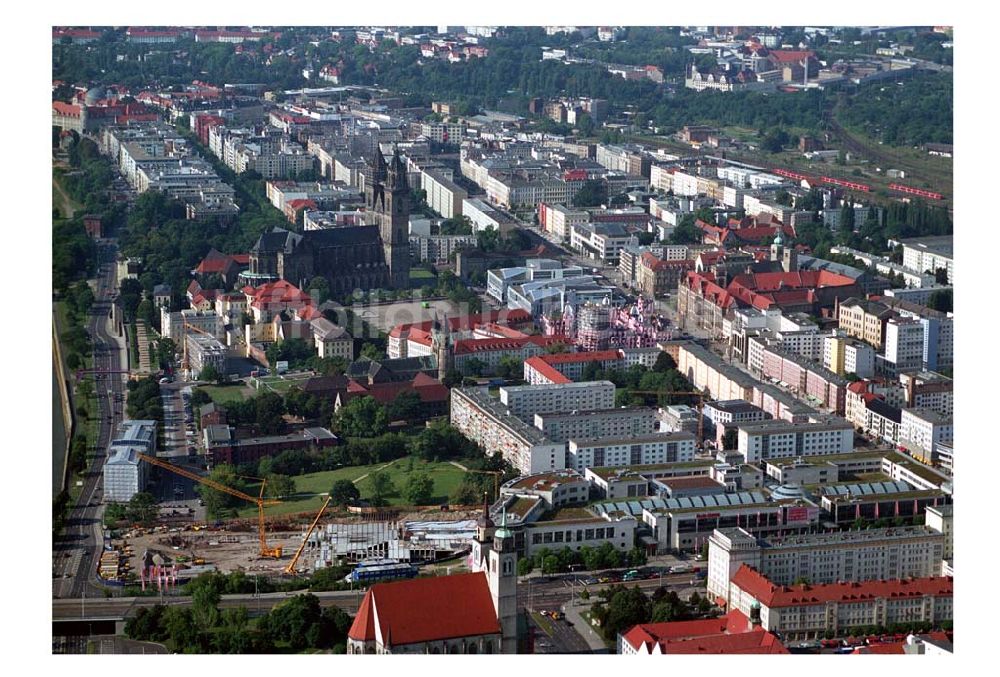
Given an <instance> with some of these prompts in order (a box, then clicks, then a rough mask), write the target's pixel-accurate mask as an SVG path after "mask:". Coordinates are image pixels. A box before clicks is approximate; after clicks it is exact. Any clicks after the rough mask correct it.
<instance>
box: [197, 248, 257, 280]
mask: <svg viewBox="0 0 1000 677" xmlns="http://www.w3.org/2000/svg"><path fill="white" fill-rule="evenodd" d="M244 259H245V260H244ZM234 263H236V264H239V265H247V264H249V263H250V255H249V254H232V255H231V254H223V253H222V252H220V251H218V250H217V249H210V250H209V251H208V253H207V254H205V258H203V259H202V260H201V262H200V263H199V264H198V267H197V268H195V269H194V272H195V273H197V274H199V275H207V274H209V273H218V274H220V275H221V274H222V273H225V272H226V270H228V268H229V266H231V265H233V264H234Z"/></svg>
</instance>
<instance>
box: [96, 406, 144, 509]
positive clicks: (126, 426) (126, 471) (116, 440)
mask: <svg viewBox="0 0 1000 677" xmlns="http://www.w3.org/2000/svg"><path fill="white" fill-rule="evenodd" d="M139 454H145V455H147V456H156V421H152V420H126V421H122V422H121V423H120V424H119V425H118V428H117V429H116V430H115V435H114V437H113V438H112V440H111V443H110V444H109V445H108V457H107V460H106V461H105V462H104V499H103V500H104V501H105V502H117V503H126V502H128V501H129V500H131V498H132V497H133V496H134V495H135V494H137V493H139V492H141V491H145V490H146V483H147V480H148V478H149V468H150V466H149V464H148V463H146V462H145V461H142V460H141V459H140V458H139Z"/></svg>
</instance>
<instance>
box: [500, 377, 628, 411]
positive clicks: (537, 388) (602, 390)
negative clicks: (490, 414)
mask: <svg viewBox="0 0 1000 677" xmlns="http://www.w3.org/2000/svg"><path fill="white" fill-rule="evenodd" d="M500 402H501V403H502V404H503V405H504V406H506V407H507V408H508V409H509V410H510V413H511V415H513V416H517V417H518V418H520V419H524V420H532V421H533V420H534V416H535V414H547V413H553V412H568V411H588V410H591V409H609V408H611V407H613V406H615V384H614V383H612V382H611V381H584V382H581V383H556V384H549V385H526V386H508V387H504V388H500Z"/></svg>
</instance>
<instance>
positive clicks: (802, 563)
mask: <svg viewBox="0 0 1000 677" xmlns="http://www.w3.org/2000/svg"><path fill="white" fill-rule="evenodd" d="M943 554H944V535H943V534H942V533H941V532H939V531H935V530H934V529H932V528H930V527H928V526H910V527H893V528H888V529H867V530H863V531H838V532H832V533H816V534H800V535H794V536H786V537H784V538H782V539H781V540H776V541H773V542H770V541H766V540H764V539H758V538H756V537H754V536H753V535H752V534H750V533H749V532H747V531H746V530H744V529H742V528H732V529H717V530H716V531H715V532H714V533H713V534H712V536H711V537H710V538H709V540H708V593H709V594H710V595H714V596H717V597H722V598H723V599H725V600H727V601H730V602H731V601H732V599H731V596H730V592H731V586H730V581H731V580H732V578H733V575H734V574H735V573H736V571H737V570H738V569H739V568H740V566H742V565H744V564H746V565H747V566H750V567H753V568H754V569H756V570H757V571H758V572H760V573H761V574H762V575H764V576H766V577H767V578H768V579H769V580H771V582H773V583H774V584H775V585H792V584H793V583H794V582H795V581H796V580H798V579H799V578H807V579H808V580H809V582H810V583H812V584H822V583H836V582H837V581H846V582H862V581H877V580H886V579H900V578H910V577H912V578H926V577H930V576H936V575H938V572H939V571H940V569H941V559H942V557H943Z"/></svg>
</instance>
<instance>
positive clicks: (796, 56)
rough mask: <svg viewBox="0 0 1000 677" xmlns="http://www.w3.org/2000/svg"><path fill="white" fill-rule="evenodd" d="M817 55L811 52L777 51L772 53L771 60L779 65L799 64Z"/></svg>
mask: <svg viewBox="0 0 1000 677" xmlns="http://www.w3.org/2000/svg"><path fill="white" fill-rule="evenodd" d="M815 55H816V53H815V52H813V51H811V50H805V51H801V52H799V51H792V50H788V49H785V50H781V49H775V50H773V51H771V54H770V56H771V59H773V60H774V61H777V62H778V63H797V62H799V61H802V60H803V59H807V58H812V57H814V56H815Z"/></svg>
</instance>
